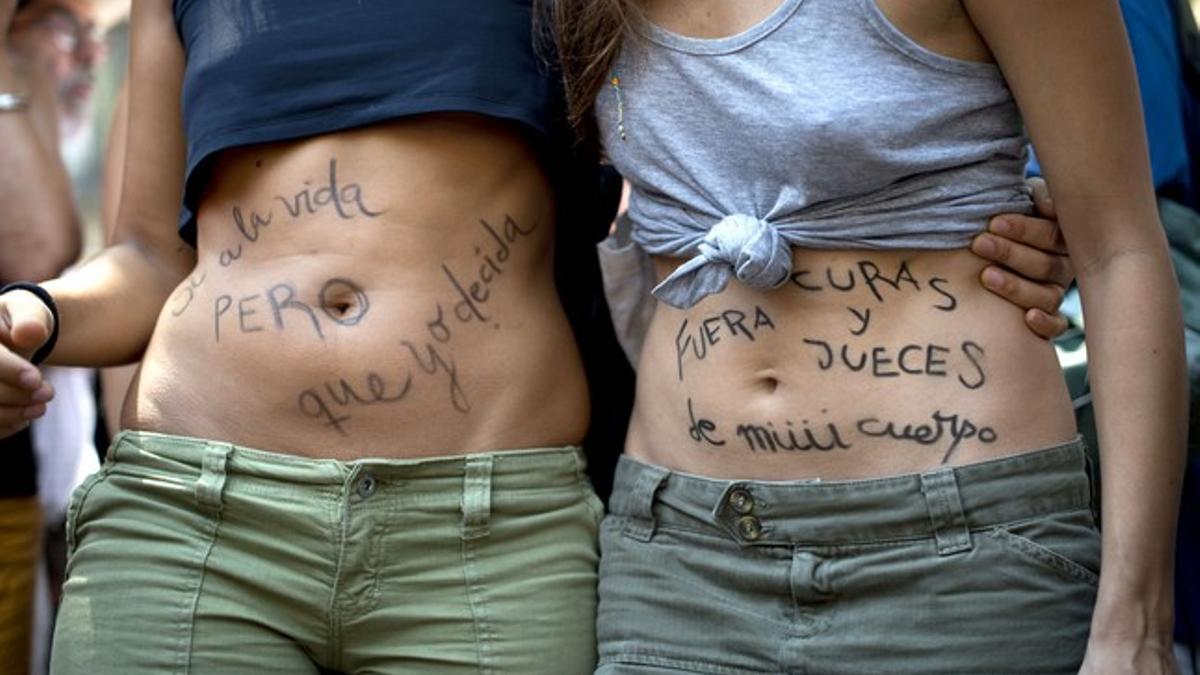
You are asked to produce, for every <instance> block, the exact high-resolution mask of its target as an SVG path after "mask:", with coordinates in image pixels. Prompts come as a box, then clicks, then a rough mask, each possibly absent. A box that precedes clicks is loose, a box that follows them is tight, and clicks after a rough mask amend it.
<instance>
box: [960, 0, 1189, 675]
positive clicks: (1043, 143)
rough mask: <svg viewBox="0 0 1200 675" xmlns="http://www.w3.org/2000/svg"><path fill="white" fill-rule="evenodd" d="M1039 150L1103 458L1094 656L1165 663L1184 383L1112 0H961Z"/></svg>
mask: <svg viewBox="0 0 1200 675" xmlns="http://www.w3.org/2000/svg"><path fill="white" fill-rule="evenodd" d="M964 4H965V6H966V8H967V11H968V12H969V14H970V16H971V18H972V20H973V21H974V22H975V24H976V26H977V28H978V30H979V32H980V33H981V34H982V35H983V36H984V38H985V39H986V40H987V42H988V45H989V47H990V48H991V49H992V51H993V53H994V54H995V56H996V59H997V61H998V62H999V64H1000V66H1001V68H1002V69H1003V71H1004V74H1005V76H1006V77H1007V79H1008V82H1009V84H1010V86H1011V87H1012V90H1013V93H1014V94H1015V96H1016V98H1017V102H1018V104H1019V105H1020V107H1021V112H1022V114H1023V115H1024V117H1025V121H1026V123H1027V124H1028V126H1029V130H1030V133H1031V135H1032V137H1033V141H1034V145H1035V146H1036V147H1037V149H1038V155H1039V157H1040V158H1041V159H1042V165H1043V168H1044V169H1045V172H1046V179H1047V181H1048V183H1049V185H1050V189H1051V191H1052V192H1053V194H1054V198H1055V206H1056V208H1057V211H1058V216H1059V220H1060V222H1061V223H1062V229H1063V234H1064V236H1065V238H1066V242H1067V245H1068V247H1069V248H1070V251H1071V257H1072V259H1073V260H1074V264H1075V267H1076V269H1077V271H1078V273H1079V287H1080V292H1081V294H1082V297H1083V303H1084V312H1085V314H1086V316H1087V321H1088V336H1089V338H1090V339H1089V340H1088V347H1089V357H1090V360H1091V361H1092V363H1093V364H1094V366H1095V367H1094V369H1093V374H1092V379H1091V382H1092V390H1093V391H1094V393H1095V403H1096V409H1097V411H1098V431H1099V436H1100V450H1101V457H1102V459H1101V461H1102V463H1103V477H1104V478H1103V480H1104V489H1103V502H1104V503H1103V510H1104V537H1103V541H1104V545H1103V546H1104V555H1103V561H1104V562H1103V574H1102V575H1101V581H1100V590H1099V594H1098V596H1097V600H1096V610H1095V614H1094V615H1093V619H1092V632H1091V638H1090V641H1089V644H1088V652H1087V657H1086V660H1085V662H1084V670H1085V671H1087V672H1093V671H1096V672H1105V673H1115V672H1122V673H1123V672H1129V673H1157V672H1171V671H1170V670H1169V669H1170V667H1171V666H1170V664H1171V663H1172V661H1171V628H1172V625H1171V624H1172V571H1173V570H1172V568H1173V549H1174V533H1175V520H1176V510H1177V508H1178V498H1179V486H1180V471H1181V461H1182V458H1183V452H1184V447H1185V433H1186V427H1185V420H1186V388H1185V386H1186V382H1185V378H1184V375H1185V368H1184V357H1183V343H1182V338H1183V324H1182V320H1181V318H1180V310H1179V303H1178V297H1179V294H1178V289H1177V288H1176V285H1175V279H1174V276H1173V274H1172V272H1171V262H1170V259H1169V257H1168V254H1167V246H1166V240H1165V237H1164V235H1163V231H1162V226H1161V224H1160V223H1159V221H1158V215H1157V210H1156V208H1155V199H1154V192H1153V188H1152V187H1151V181H1150V170H1149V159H1148V155H1147V151H1146V141H1145V135H1144V132H1143V122H1142V113H1141V108H1140V106H1139V104H1138V92H1137V87H1136V84H1135V75H1134V69H1133V61H1132V57H1131V56H1130V53H1129V47H1128V43H1127V42H1126V38H1125V32H1124V28H1123V26H1122V23H1121V15H1120V11H1119V9H1118V5H1117V2H1116V0H1055V1H1054V2H1045V1H1044V0H1005V1H1004V2H996V1H995V0H964Z"/></svg>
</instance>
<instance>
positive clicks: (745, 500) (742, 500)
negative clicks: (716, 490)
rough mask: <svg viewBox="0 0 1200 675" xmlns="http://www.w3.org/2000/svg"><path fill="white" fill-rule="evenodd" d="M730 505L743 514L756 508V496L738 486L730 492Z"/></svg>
mask: <svg viewBox="0 0 1200 675" xmlns="http://www.w3.org/2000/svg"><path fill="white" fill-rule="evenodd" d="M729 505H730V506H731V507H733V510H734V511H737V512H738V513H740V514H742V515H743V516H744V515H746V514H748V513H750V512H751V511H753V510H754V497H753V496H752V495H751V494H750V493H749V492H746V491H745V490H743V489H741V488H738V489H736V490H733V491H732V492H730V493H729Z"/></svg>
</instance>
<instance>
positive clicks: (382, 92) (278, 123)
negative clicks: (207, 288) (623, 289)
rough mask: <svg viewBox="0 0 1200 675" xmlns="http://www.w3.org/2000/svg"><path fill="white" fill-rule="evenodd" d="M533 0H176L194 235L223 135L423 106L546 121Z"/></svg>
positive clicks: (184, 223) (338, 122)
mask: <svg viewBox="0 0 1200 675" xmlns="http://www.w3.org/2000/svg"><path fill="white" fill-rule="evenodd" d="M531 11H532V10H531V0H482V1H481V0H424V1H418V0H399V1H398V0H355V1H353V2H351V1H347V0H341V1H337V0H175V22H176V26H177V28H178V30H179V35H180V38H181V40H182V41H183V46H184V50H185V53H186V55H187V66H186V70H185V72H184V79H183V101H182V103H183V124H184V131H185V133H186V136H187V177H186V185H185V190H184V198H183V209H182V213H181V214H180V221H179V228H180V234H181V236H183V238H184V239H185V240H186V241H188V242H190V243H193V244H194V243H195V237H196V231H195V228H196V217H195V210H196V207H197V205H198V203H199V199H200V196H201V194H202V193H203V190H204V184H205V182H206V181H207V176H206V173H207V171H206V166H205V164H206V160H207V159H209V158H211V157H212V156H213V154H214V153H216V152H218V151H220V150H224V149H226V148H230V147H234V146H239V145H250V144H256V143H265V142H270V141H279V140H285V139H291V138H300V137H304V136H312V135H316V134H321V133H328V132H332V131H338V130H341V129H347V128H350V127H356V126H362V125H367V124H371V123H374V122H379V121H382V120H386V119H391V118H396V117H403V116H406V115H415V114H419V113H428V112H440V111H460V112H475V113H480V114H484V115H488V116H492V117H497V118H501V119H507V120H513V121H515V122H518V123H521V124H523V125H525V126H526V127H528V128H529V129H531V130H532V131H534V132H535V133H536V134H537V135H539V136H547V135H548V134H550V132H551V127H552V126H553V120H554V119H555V116H557V115H560V111H559V110H558V108H559V107H560V105H559V100H560V94H559V89H558V88H557V86H556V85H555V81H554V79H553V77H552V75H551V74H550V73H549V72H548V71H547V69H546V67H545V65H544V64H543V63H542V61H541V60H540V59H539V57H538V55H537V54H536V53H535V52H534V47H533V38H532V28H531Z"/></svg>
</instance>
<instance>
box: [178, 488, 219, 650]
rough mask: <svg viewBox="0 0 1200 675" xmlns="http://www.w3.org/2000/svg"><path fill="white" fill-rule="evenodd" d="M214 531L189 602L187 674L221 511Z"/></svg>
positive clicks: (217, 515) (213, 526)
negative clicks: (198, 612) (197, 614)
mask: <svg viewBox="0 0 1200 675" xmlns="http://www.w3.org/2000/svg"><path fill="white" fill-rule="evenodd" d="M210 517H211V518H212V520H211V521H210V522H211V523H212V528H211V529H212V532H211V533H210V534H209V537H208V545H207V546H205V547H204V551H203V553H201V555H200V557H199V560H197V561H196V563H197V570H196V577H197V578H196V588H195V591H194V592H193V594H192V599H191V601H190V602H189V603H188V604H190V605H191V606H190V607H188V608H187V609H188V626H187V628H188V630H187V638H186V648H185V649H184V650H183V651H182V652H181V654H180V656H181V657H182V658H183V659H184V664H183V670H182V672H183V673H185V674H187V673H191V672H192V646H193V645H194V644H195V640H196V610H197V609H198V608H199V606H200V595H201V593H203V592H204V580H205V578H206V577H207V575H208V558H209V556H210V555H212V550H213V548H214V547H216V545H217V536H218V535H219V534H220V532H221V523H222V522H223V518H222V513H221V511H219V510H218V511H215V512H214V513H213V515H212V516H210Z"/></svg>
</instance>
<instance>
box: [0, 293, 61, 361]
mask: <svg viewBox="0 0 1200 675" xmlns="http://www.w3.org/2000/svg"><path fill="white" fill-rule="evenodd" d="M53 329H54V317H53V315H52V314H51V313H50V308H48V307H46V303H44V302H42V301H41V299H40V298H38V297H37V296H36V295H34V294H32V293H29V292H27V291H12V292H10V293H5V294H4V299H3V303H0V343H2V344H4V345H5V346H7V347H9V348H11V349H12V350H13V351H15V352H17V353H18V354H20V355H21V356H23V357H25V358H29V356H30V355H32V354H33V353H34V352H36V351H37V349H38V347H41V346H42V345H43V344H44V343H45V342H46V340H47V339H49V337H50V332H51V331H52V330H53Z"/></svg>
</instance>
